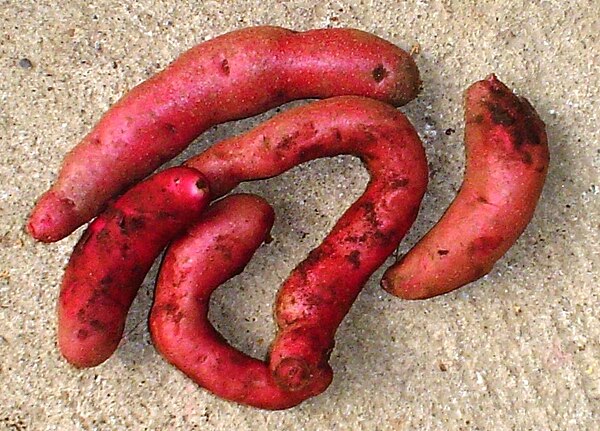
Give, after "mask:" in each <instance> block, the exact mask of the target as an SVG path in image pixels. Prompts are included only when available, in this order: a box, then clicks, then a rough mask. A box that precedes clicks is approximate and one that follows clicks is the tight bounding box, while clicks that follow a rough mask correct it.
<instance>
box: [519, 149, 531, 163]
mask: <svg viewBox="0 0 600 431" xmlns="http://www.w3.org/2000/svg"><path fill="white" fill-rule="evenodd" d="M521 160H522V161H523V163H525V164H526V165H531V164H533V157H532V156H531V153H529V152H527V151H521Z"/></svg>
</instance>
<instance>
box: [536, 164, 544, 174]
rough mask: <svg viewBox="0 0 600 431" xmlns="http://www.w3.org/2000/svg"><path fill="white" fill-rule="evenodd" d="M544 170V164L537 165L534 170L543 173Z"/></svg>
mask: <svg viewBox="0 0 600 431" xmlns="http://www.w3.org/2000/svg"><path fill="white" fill-rule="evenodd" d="M545 170H546V166H544V165H542V166H538V167H537V168H535V171H536V172H537V173H540V174H541V173H543V172H544V171H545Z"/></svg>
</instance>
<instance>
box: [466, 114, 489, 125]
mask: <svg viewBox="0 0 600 431" xmlns="http://www.w3.org/2000/svg"><path fill="white" fill-rule="evenodd" d="M484 120H485V117H484V116H483V114H477V115H475V116H474V117H473V118H472V119H470V120H469V121H468V122H467V123H468V124H481V123H483V121H484Z"/></svg>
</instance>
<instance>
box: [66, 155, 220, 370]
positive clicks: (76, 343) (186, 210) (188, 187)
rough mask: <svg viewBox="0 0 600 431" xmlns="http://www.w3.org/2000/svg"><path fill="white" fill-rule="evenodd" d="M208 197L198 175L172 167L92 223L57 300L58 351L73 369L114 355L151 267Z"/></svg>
mask: <svg viewBox="0 0 600 431" xmlns="http://www.w3.org/2000/svg"><path fill="white" fill-rule="evenodd" d="M208 198H209V193H208V190H207V183H206V180H205V179H204V177H203V176H202V174H200V173H199V172H197V171H195V170H193V169H190V168H182V167H179V168H171V169H167V170H165V171H164V172H161V173H159V174H156V175H154V176H152V177H150V178H148V179H147V180H145V181H143V182H141V183H140V184H138V185H136V186H135V187H133V188H132V189H131V190H129V191H128V192H127V193H125V194H124V195H123V196H121V197H120V198H118V199H117V200H116V201H115V203H114V204H112V205H110V206H109V208H108V209H107V210H106V211H105V212H104V213H103V214H101V215H100V216H99V217H98V218H97V219H96V220H94V221H93V222H92V223H91V224H90V226H89V227H88V229H87V230H86V231H85V233H84V234H83V236H82V237H81V239H80V240H79V242H78V243H77V245H76V246H75V250H73V254H72V255H71V258H70V259H69V263H68V265H67V268H66V271H65V275H64V278H63V282H62V286H61V290H60V298H59V302H58V345H59V348H60V351H61V353H62V354H63V356H64V357H65V358H66V359H67V360H68V361H69V362H70V363H71V364H73V365H75V366H76V367H92V366H95V365H98V364H100V363H102V362H104V361H105V360H106V359H107V358H108V357H109V356H110V355H112V353H113V352H114V351H115V349H116V348H117V345H118V344H119V341H120V340H121V336H122V334H123V327H124V325H125V319H126V317H127V311H128V310H129V307H130V306H131V302H132V301H133V299H134V297H135V294H136V293H137V291H138V289H139V287H140V285H141V284H142V282H143V281H144V277H145V276H146V273H147V272H148V270H149V269H150V266H151V265H152V263H153V262H154V260H155V259H156V257H157V256H158V254H159V253H160V252H161V251H162V249H163V248H164V247H165V246H166V245H167V243H168V242H169V241H170V240H171V239H172V238H174V237H175V236H177V235H178V234H179V232H181V231H182V230H183V229H185V228H186V227H187V226H188V225H189V224H191V223H192V222H193V221H194V220H196V219H197V218H198V217H199V215H200V213H201V211H202V210H203V209H204V208H205V206H206V205H207V204H208Z"/></svg>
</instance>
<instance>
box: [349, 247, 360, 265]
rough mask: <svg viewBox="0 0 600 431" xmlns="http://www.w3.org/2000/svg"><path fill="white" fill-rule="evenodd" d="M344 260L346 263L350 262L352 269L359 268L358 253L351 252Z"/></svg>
mask: <svg viewBox="0 0 600 431" xmlns="http://www.w3.org/2000/svg"><path fill="white" fill-rule="evenodd" d="M346 259H347V260H348V262H350V263H351V264H352V266H353V267H354V269H358V268H360V251H358V250H353V251H351V252H350V254H349V255H348V256H346Z"/></svg>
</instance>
